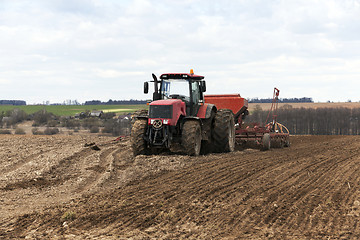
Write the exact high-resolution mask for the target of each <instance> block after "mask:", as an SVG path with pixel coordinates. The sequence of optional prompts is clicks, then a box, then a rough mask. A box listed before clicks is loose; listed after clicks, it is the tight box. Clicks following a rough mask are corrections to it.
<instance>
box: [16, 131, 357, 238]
mask: <svg viewBox="0 0 360 240" xmlns="http://www.w3.org/2000/svg"><path fill="white" fill-rule="evenodd" d="M357 139H359V138H358V137H352V136H336V137H329V136H311V137H309V136H301V137H293V138H292V139H291V140H292V141H293V143H292V147H291V148H289V149H287V148H284V149H274V150H271V151H267V152H260V151H251V150H250V151H247V150H246V151H242V152H235V153H229V154H211V155H208V156H201V157H198V158H191V157H186V158H184V159H183V160H184V161H189V162H191V164H189V165H187V166H188V167H184V168H179V169H176V170H174V171H161V172H155V173H153V174H150V175H147V176H146V177H144V178H135V179H133V180H132V181H131V182H128V183H127V184H125V185H120V187H119V188H117V189H113V190H111V191H110V192H104V191H103V192H98V193H97V194H92V195H89V196H87V197H86V198H82V199H79V200H78V201H75V202H74V204H72V205H71V206H66V207H65V206H64V207H65V208H66V209H72V210H73V211H75V212H76V213H77V215H78V218H77V219H75V220H74V221H73V222H72V223H71V224H70V223H69V224H70V225H69V226H70V227H69V229H71V231H70V230H66V229H65V230H64V228H62V227H58V225H59V223H58V222H57V221H56V220H54V219H59V218H60V216H61V214H63V211H60V210H51V209H49V210H47V211H46V212H45V214H41V215H29V216H28V218H27V219H28V220H26V221H25V223H24V219H18V221H19V223H20V222H21V223H22V224H23V226H25V229H26V230H24V229H20V228H19V229H18V232H16V231H17V230H16V228H15V229H14V230H13V231H12V232H13V233H14V234H15V235H13V236H19V235H18V234H21V233H24V232H26V231H30V230H31V229H36V231H39V233H43V232H44V231H45V230H46V229H49V228H50V229H53V230H54V231H55V232H57V233H64V232H65V233H70V232H71V233H74V234H78V235H79V236H81V235H82V234H84V233H88V234H90V236H92V237H94V238H95V237H98V238H101V237H106V236H123V237H134V236H137V238H139V239H147V238H173V239H174V238H183V239H184V238H190V239H211V238H213V239H219V238H236V237H240V238H245V239H264V238H275V239H284V238H285V239H286V238H297V239H309V238H310V239H324V238H325V239H326V238H329V237H330V238H358V237H360V230H359V228H360V227H359V225H358V217H359V216H360V202H359V204H358V205H356V204H355V203H356V201H360V197H359V193H360V175H359V174H358V172H359V170H360V165H359V162H360V142H359V143H358V142H357V141H355V140H357ZM126 154H128V148H126V147H125V149H122V150H119V149H118V150H116V149H112V148H109V149H107V150H106V152H104V154H103V155H102V157H101V158H102V164H105V165H103V166H107V163H108V162H109V161H110V162H111V161H113V163H114V171H113V175H112V177H111V181H108V182H106V183H110V182H112V183H113V182H116V179H117V177H119V174H121V173H123V172H124V171H127V170H130V169H132V165H133V164H135V163H134V162H132V158H131V157H128V158H126ZM160 158H161V157H159V159H160ZM169 158H170V156H169ZM110 159H112V160H110ZM145 159H146V158H145ZM137 160H139V159H137ZM137 160H136V161H137ZM140 160H141V159H140ZM140 163H141V162H140ZM103 169H106V167H104V168H101V171H100V172H103ZM124 169H125V170H124ZM98 176H101V174H100V173H99V175H98ZM93 183H94V182H93ZM118 186H119V185H118ZM109 189H110V188H108V190H109ZM356 206H357V207H358V208H359V210H357V208H356ZM34 222H36V224H34ZM69 231H70V232H69ZM45 236H46V235H45Z"/></svg>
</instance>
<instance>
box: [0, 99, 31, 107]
mask: <svg viewBox="0 0 360 240" xmlns="http://www.w3.org/2000/svg"><path fill="white" fill-rule="evenodd" d="M0 105H16V106H19V105H26V101H23V100H0Z"/></svg>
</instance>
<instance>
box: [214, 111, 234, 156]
mask: <svg viewBox="0 0 360 240" xmlns="http://www.w3.org/2000/svg"><path fill="white" fill-rule="evenodd" d="M212 138H213V139H212V140H213V145H214V152H232V151H234V149H235V121H234V114H233V113H232V111H231V110H227V109H220V110H219V111H218V112H217V113H216V115H215V118H214V125H213V129H212Z"/></svg>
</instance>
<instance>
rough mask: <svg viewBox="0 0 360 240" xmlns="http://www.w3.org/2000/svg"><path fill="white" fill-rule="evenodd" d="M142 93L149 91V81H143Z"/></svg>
mask: <svg viewBox="0 0 360 240" xmlns="http://www.w3.org/2000/svg"><path fill="white" fill-rule="evenodd" d="M144 93H149V83H148V82H144Z"/></svg>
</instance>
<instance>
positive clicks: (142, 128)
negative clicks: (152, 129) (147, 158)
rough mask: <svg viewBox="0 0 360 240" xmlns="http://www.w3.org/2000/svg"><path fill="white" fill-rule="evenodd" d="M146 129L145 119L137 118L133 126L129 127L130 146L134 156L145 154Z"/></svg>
mask: <svg viewBox="0 0 360 240" xmlns="http://www.w3.org/2000/svg"><path fill="white" fill-rule="evenodd" d="M146 129H147V121H146V119H138V120H136V121H135V122H134V125H133V127H132V128H131V140H130V142H131V147H132V150H133V153H134V156H137V155H141V154H146V151H147V145H146V141H145V139H144V136H145V133H146Z"/></svg>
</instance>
